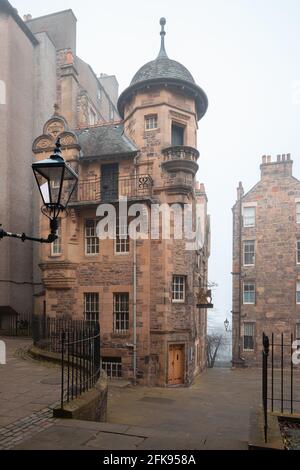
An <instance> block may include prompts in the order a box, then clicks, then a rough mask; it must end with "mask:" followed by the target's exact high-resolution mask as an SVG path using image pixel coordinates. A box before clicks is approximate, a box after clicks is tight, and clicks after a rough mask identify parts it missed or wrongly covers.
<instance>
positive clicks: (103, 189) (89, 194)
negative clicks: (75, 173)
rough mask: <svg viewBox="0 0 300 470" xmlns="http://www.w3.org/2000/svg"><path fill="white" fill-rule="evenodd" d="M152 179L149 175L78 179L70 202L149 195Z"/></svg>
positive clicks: (110, 199) (97, 201)
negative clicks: (106, 178) (106, 179)
mask: <svg viewBox="0 0 300 470" xmlns="http://www.w3.org/2000/svg"><path fill="white" fill-rule="evenodd" d="M152 189H153V180H152V178H151V176H150V175H138V176H136V177H135V176H117V177H116V178H115V179H114V180H113V179H110V180H109V181H107V182H106V181H104V180H102V179H101V178H99V177H94V178H88V179H84V180H80V181H79V183H78V187H77V190H76V191H75V193H74V194H73V196H72V199H71V204H72V203H73V204H74V203H76V202H96V203H99V202H107V201H113V200H117V199H118V198H119V197H125V196H126V197H128V198H129V199H130V198H133V199H134V198H137V199H138V198H141V197H142V198H144V197H151V196H152Z"/></svg>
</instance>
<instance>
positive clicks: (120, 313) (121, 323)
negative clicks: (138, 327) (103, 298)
mask: <svg viewBox="0 0 300 470" xmlns="http://www.w3.org/2000/svg"><path fill="white" fill-rule="evenodd" d="M113 308H114V311H113V331H114V334H127V333H128V332H129V328H130V325H129V318H130V308H129V293H128V292H115V293H114V304H113Z"/></svg>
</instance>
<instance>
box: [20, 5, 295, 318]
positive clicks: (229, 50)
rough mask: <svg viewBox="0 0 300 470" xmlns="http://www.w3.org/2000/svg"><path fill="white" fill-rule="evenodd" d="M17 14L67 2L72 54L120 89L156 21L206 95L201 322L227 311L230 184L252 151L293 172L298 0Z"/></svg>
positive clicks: (247, 172) (252, 165)
mask: <svg viewBox="0 0 300 470" xmlns="http://www.w3.org/2000/svg"><path fill="white" fill-rule="evenodd" d="M11 3H12V4H13V6H15V7H16V8H17V9H18V10H19V14H20V15H21V16H23V14H25V13H31V14H32V15H33V17H37V16H41V15H44V14H48V13H52V12H55V11H59V10H64V9H68V8H72V9H73V11H74V13H75V16H76V17H77V19H78V43H77V54H78V55H79V56H80V57H81V58H82V59H83V60H85V61H86V62H88V63H89V64H90V65H91V66H92V67H93V69H94V70H95V72H96V73H97V74H100V73H107V74H114V75H116V76H117V79H118V81H119V83H120V92H121V91H123V90H124V88H126V87H127V86H128V85H129V83H130V81H131V79H132V77H133V75H134V74H135V73H136V71H137V70H138V69H139V68H140V67H141V66H142V65H143V64H145V63H146V62H148V61H150V60H153V59H155V58H156V56H157V54H158V51H159V44H160V37H159V31H160V26H159V18H160V17H162V16H164V17H166V19H167V25H166V32H167V36H166V49H167V53H168V55H169V57H170V58H171V59H174V60H177V61H179V62H181V63H182V64H183V65H185V66H186V67H187V68H188V69H189V70H190V72H191V73H192V75H193V76H194V78H195V80H196V82H197V84H198V85H200V86H201V87H202V88H203V89H204V91H205V92H206V93H207V95H208V99H209V109H208V113H207V114H206V116H205V117H204V118H203V120H202V121H200V124H199V139H198V149H199V151H200V154H201V158H200V161H199V164H200V170H199V173H198V179H199V180H200V181H201V182H204V183H205V186H206V190H207V194H208V198H209V212H210V214H211V217H212V255H211V259H210V265H209V278H210V280H211V281H214V282H217V283H218V286H219V287H218V288H217V290H216V291H215V292H214V304H215V306H216V311H215V312H210V313H209V316H210V321H209V323H210V324H215V323H222V322H223V321H224V318H225V317H226V316H229V315H230V313H229V312H230V311H231V274H230V273H231V252H232V213H231V207H232V206H233V204H234V203H235V199H236V187H237V185H238V182H239V181H242V182H243V184H244V188H245V190H246V191H248V190H249V189H250V188H251V187H252V186H254V184H256V182H257V181H258V180H259V177H260V170H259V165H260V163H261V156H262V155H264V154H268V155H272V156H273V159H275V158H276V155H277V154H282V153H291V154H292V158H293V160H294V176H295V177H298V178H300V163H299V162H300V158H299V157H300V142H299V138H298V132H297V131H298V127H299V122H300V119H299V118H300V60H299V24H300V2H299V0H263V1H262V0H186V1H185V2H182V1H179V0H151V1H149V2H146V1H143V2H141V1H138V0H127V1H126V2H124V1H123V0H115V1H114V2H108V1H105V2H101V1H96V0H85V1H84V2H83V1H82V0H52V1H51V2H41V1H38V0H11Z"/></svg>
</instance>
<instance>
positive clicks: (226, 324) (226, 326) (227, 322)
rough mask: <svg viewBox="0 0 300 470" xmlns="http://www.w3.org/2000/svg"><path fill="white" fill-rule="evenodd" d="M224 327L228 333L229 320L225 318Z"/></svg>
mask: <svg viewBox="0 0 300 470" xmlns="http://www.w3.org/2000/svg"><path fill="white" fill-rule="evenodd" d="M224 326H225V331H226V332H228V331H229V320H228V318H226V320H225V321H224Z"/></svg>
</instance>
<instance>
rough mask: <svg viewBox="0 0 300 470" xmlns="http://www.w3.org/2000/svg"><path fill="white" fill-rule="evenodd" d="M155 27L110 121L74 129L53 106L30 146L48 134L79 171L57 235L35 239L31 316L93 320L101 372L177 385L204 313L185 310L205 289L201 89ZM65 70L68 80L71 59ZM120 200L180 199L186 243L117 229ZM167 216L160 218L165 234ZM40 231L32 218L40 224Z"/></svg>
mask: <svg viewBox="0 0 300 470" xmlns="http://www.w3.org/2000/svg"><path fill="white" fill-rule="evenodd" d="M164 24H165V22H164V21H161V25H162V32H161V50H160V53H159V56H158V57H157V59H156V60H154V61H152V62H150V63H148V64H146V65H145V66H143V67H142V68H141V69H140V70H139V71H138V72H137V74H136V75H135V76H134V78H133V80H132V82H131V84H130V86H129V88H127V89H126V90H125V91H124V92H123V93H122V95H121V96H120V98H119V100H118V111H119V114H120V116H121V118H122V120H121V121H119V122H114V123H112V124H101V125H95V126H87V125H82V124H81V123H79V124H80V125H78V124H77V126H74V120H73V115H72V112H73V111H72V110H74V102H72V100H70V101H69V110H68V109H66V108H64V107H62V108H60V109H59V110H56V113H55V114H54V115H53V116H52V117H51V119H50V120H48V121H47V122H46V124H45V125H44V129H43V134H42V135H41V136H40V137H38V138H37V139H36V140H35V142H34V145H33V151H34V154H35V156H36V158H37V159H38V160H41V159H44V158H45V156H47V155H49V153H50V152H51V150H52V149H53V146H54V142H55V139H56V138H57V136H60V137H61V141H62V150H63V156H64V158H65V159H66V160H67V161H68V162H69V163H70V164H71V165H72V166H73V167H74V169H75V170H76V171H77V172H78V174H79V185H78V188H77V191H76V193H75V194H74V196H73V198H72V201H71V203H70V209H69V214H68V216H67V217H65V218H62V219H61V221H60V230H59V240H58V241H57V242H55V244H54V245H53V246H52V247H48V246H43V247H42V251H41V263H40V267H41V271H42V281H43V285H44V288H45V292H44V294H43V295H42V296H40V297H39V298H37V300H36V311H37V313H40V312H42V311H46V312H47V314H48V315H50V316H64V317H72V318H81V319H82V318H85V319H87V320H94V319H99V320H100V326H101V342H102V345H101V355H102V365H103V367H104V368H105V369H106V371H107V373H108V375H109V376H111V377H114V378H118V377H124V378H127V379H132V380H133V381H136V380H137V381H139V382H140V383H142V384H146V385H150V384H151V385H158V386H165V385H181V384H185V385H188V384H190V383H192V381H193V379H194V377H195V375H197V374H198V373H200V372H201V371H202V370H203V369H204V368H205V365H206V358H205V340H206V327H207V314H206V310H205V309H199V308H197V296H198V293H199V288H200V287H202V288H204V289H205V288H206V287H207V282H208V280H207V273H208V258H209V252H210V223H209V216H208V215H207V197H206V194H205V188H204V185H203V184H202V185H200V184H199V183H197V182H196V173H197V171H198V168H199V167H198V163H197V161H198V158H199V152H198V150H197V130H198V121H199V120H200V119H201V118H202V117H203V116H204V114H205V113H206V110H207V105H208V103H207V98H206V95H205V93H204V92H203V91H202V89H201V88H200V87H198V86H197V85H196V83H195V81H194V79H193V77H192V75H191V74H190V72H189V71H188V70H187V69H186V68H185V67H184V66H183V65H181V64H179V63H178V62H175V61H173V60H170V59H169V58H168V56H167V54H166V51H165V46H164V39H165V31H164ZM67 67H68V68H69V69H70V72H69V74H68V77H69V78H68V80H69V84H70V83H71V81H72V79H73V80H74V78H72V77H73V74H74V72H73V70H72V69H74V64H73V62H72V58H71V56H70V57H69V59H68V63H67ZM121 197H123V198H124V197H126V198H127V201H128V207H129V210H131V211H132V213H131V214H129V217H128V218H129V219H130V217H131V219H132V216H133V215H136V213H137V208H136V207H134V206H133V205H134V204H136V203H139V204H142V205H143V207H142V209H141V208H140V209H139V211H138V212H141V213H143V215H148V220H151V216H150V215H151V211H152V207H153V204H156V205H158V204H163V203H165V204H167V205H168V206H169V205H171V204H178V206H179V207H180V208H182V207H183V205H184V204H190V206H191V207H192V221H193V228H194V229H195V228H196V225H197V222H199V221H200V225H199V233H198V241H199V243H198V245H197V247H196V249H193V250H187V249H186V241H185V240H184V239H183V240H180V239H176V240H175V239H174V237H172V236H171V238H170V239H169V238H167V239H164V238H163V237H162V233H160V236H159V237H158V238H157V239H153V238H151V237H150V236H148V237H141V238H140V239H138V240H137V241H134V240H132V239H130V238H129V237H127V236H125V237H122V233H121V229H120V226H121V216H120V213H119V211H120V208H119V200H120V198H121ZM101 203H106V204H108V203H110V204H112V205H114V207H115V208H116V211H117V221H118V222H117V229H116V235H117V237H116V239H115V240H111V239H107V240H99V238H98V237H97V234H96V226H97V223H98V222H99V220H100V219H101V216H100V215H99V212H97V208H98V207H99V205H100V204H101ZM196 206H198V212H196V208H197V207H196ZM103 215H104V214H102V216H103ZM126 219H127V217H126ZM151 224H152V220H151ZM176 224H178V221H176V220H175V219H172V224H171V233H173V231H174V227H176ZM160 225H162V223H160ZM151 226H152V225H151ZM47 231H48V225H47V220H44V219H43V218H41V233H42V234H47ZM142 233H144V231H143V230H142ZM148 235H149V234H148ZM200 239H201V240H200Z"/></svg>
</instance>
